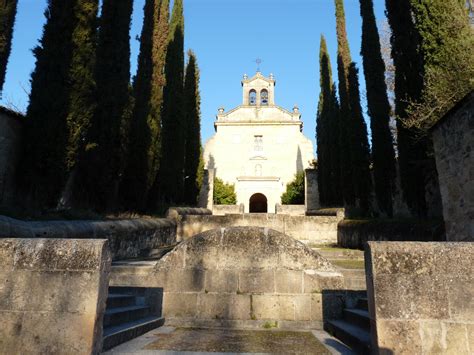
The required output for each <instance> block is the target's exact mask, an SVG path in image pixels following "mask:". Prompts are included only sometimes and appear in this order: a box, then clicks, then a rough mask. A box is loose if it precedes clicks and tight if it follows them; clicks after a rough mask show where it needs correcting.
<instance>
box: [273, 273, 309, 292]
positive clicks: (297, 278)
mask: <svg viewBox="0 0 474 355" xmlns="http://www.w3.org/2000/svg"><path fill="white" fill-rule="evenodd" d="M275 292H276V293H301V292H303V272H301V271H299V270H276V271H275Z"/></svg>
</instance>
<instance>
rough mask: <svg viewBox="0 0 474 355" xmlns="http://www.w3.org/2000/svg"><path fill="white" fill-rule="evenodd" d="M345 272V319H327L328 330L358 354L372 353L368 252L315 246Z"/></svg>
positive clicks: (343, 314)
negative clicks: (365, 257) (365, 256)
mask: <svg viewBox="0 0 474 355" xmlns="http://www.w3.org/2000/svg"><path fill="white" fill-rule="evenodd" d="M313 250H315V251H316V252H318V253H320V254H321V255H323V256H324V257H325V258H327V259H328V260H329V261H331V262H332V263H333V264H334V266H335V267H336V268H337V269H338V271H339V272H341V273H342V274H343V275H344V288H345V289H346V290H347V291H348V292H352V293H353V294H354V296H352V297H349V296H347V299H346V308H345V309H344V310H343V312H342V318H341V319H335V320H328V321H327V322H325V325H324V328H325V330H326V331H327V332H328V333H330V334H332V335H333V336H334V337H336V338H338V339H339V340H340V341H342V342H343V343H344V344H346V345H347V346H349V347H350V348H351V349H352V350H353V351H354V352H356V353H358V354H370V319H369V311H368V305H367V292H366V290H367V285H366V279H365V269H364V265H363V261H364V252H363V251H361V250H352V249H344V248H338V247H335V248H331V247H327V246H324V245H323V246H319V247H317V246H316V247H315V248H313Z"/></svg>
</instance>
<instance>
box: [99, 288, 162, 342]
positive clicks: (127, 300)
mask: <svg viewBox="0 0 474 355" xmlns="http://www.w3.org/2000/svg"><path fill="white" fill-rule="evenodd" d="M164 322H165V320H164V318H163V317H161V310H159V311H157V310H155V309H153V307H151V306H150V305H147V304H146V297H144V290H143V289H141V290H140V289H137V288H131V287H110V288H109V295H108V297H107V307H106V310H105V314H104V323H103V324H104V325H103V326H104V331H103V346H102V350H103V351H105V350H108V349H111V348H113V347H115V346H117V345H119V344H122V343H124V342H126V341H128V340H131V339H133V338H136V337H138V336H140V335H142V334H144V333H146V332H148V331H150V330H152V329H155V328H158V327H160V326H162V325H163V324H164Z"/></svg>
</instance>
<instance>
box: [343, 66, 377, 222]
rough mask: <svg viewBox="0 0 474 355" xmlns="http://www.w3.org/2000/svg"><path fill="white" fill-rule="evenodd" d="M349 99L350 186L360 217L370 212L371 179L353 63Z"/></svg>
mask: <svg viewBox="0 0 474 355" xmlns="http://www.w3.org/2000/svg"><path fill="white" fill-rule="evenodd" d="M349 98H350V106H351V121H350V126H349V127H350V132H351V134H350V135H349V139H350V146H351V150H350V152H347V154H350V156H351V164H352V184H353V188H354V195H355V198H356V201H357V202H358V203H357V207H359V208H360V212H361V213H362V215H368V214H369V212H370V191H371V187H372V179H371V176H370V170H369V165H370V148H369V142H368V139H367V126H366V124H365V121H364V116H363V115H362V108H361V106H360V93H359V76H358V70H357V68H356V65H355V63H351V65H350V67H349Z"/></svg>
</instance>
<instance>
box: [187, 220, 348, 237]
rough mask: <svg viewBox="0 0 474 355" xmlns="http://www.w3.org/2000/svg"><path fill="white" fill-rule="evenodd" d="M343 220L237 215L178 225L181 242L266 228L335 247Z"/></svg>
mask: <svg viewBox="0 0 474 355" xmlns="http://www.w3.org/2000/svg"><path fill="white" fill-rule="evenodd" d="M340 218H341V217H340V216H290V215H283V214H273V215H272V214H268V215H267V214H243V215H242V214H238V215H225V216H209V215H207V216H206V215H200V216H196V215H186V216H182V218H181V220H180V221H179V223H178V240H182V239H184V240H185V239H188V238H190V237H192V236H194V235H196V234H198V233H201V232H204V231H208V230H211V229H215V228H223V227H234V226H235V227H238V226H242V227H246V226H249V227H266V228H272V229H275V230H277V231H279V232H281V233H285V234H288V235H290V236H292V237H293V238H295V239H297V240H300V241H303V242H310V243H335V242H336V241H337V223H338V222H339V221H340Z"/></svg>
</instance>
